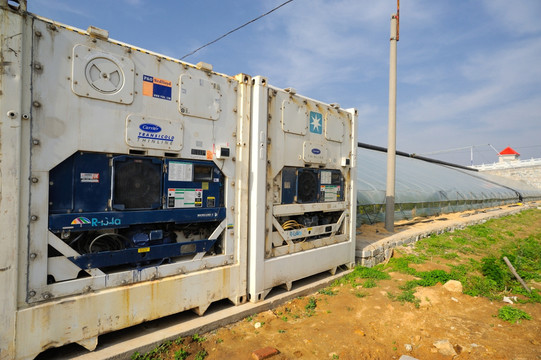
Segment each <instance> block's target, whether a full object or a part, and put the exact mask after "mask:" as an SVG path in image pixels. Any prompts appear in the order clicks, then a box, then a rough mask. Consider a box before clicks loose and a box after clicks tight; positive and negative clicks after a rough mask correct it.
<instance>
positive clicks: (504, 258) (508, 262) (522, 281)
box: [503, 256, 532, 294]
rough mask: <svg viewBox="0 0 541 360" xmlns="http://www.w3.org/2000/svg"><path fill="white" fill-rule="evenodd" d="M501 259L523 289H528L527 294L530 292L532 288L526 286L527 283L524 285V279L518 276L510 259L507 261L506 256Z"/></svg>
mask: <svg viewBox="0 0 541 360" xmlns="http://www.w3.org/2000/svg"><path fill="white" fill-rule="evenodd" d="M503 261H505V263H506V264H507V267H508V268H509V270H511V272H512V273H513V275H515V277H516V278H517V280H518V282H519V283H520V284H521V285H522V287H523V288H524V289H526V291H528V293H529V294H531V293H532V290H530V288H529V287H528V285H526V283H525V282H524V280H522V278H521V277H520V275H519V274H518V273H517V271H516V270H515V268H514V267H513V264H511V261H509V259H508V258H507V256H504V257H503Z"/></svg>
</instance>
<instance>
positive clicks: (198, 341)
mask: <svg viewBox="0 0 541 360" xmlns="http://www.w3.org/2000/svg"><path fill="white" fill-rule="evenodd" d="M192 340H193V341H195V342H196V343H202V342H203V341H205V340H207V338H205V337H202V336H199V334H197V333H196V334H193V336H192Z"/></svg>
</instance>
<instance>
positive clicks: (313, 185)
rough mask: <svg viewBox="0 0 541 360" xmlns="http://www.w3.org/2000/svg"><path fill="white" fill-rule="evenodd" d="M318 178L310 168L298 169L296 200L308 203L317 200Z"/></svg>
mask: <svg viewBox="0 0 541 360" xmlns="http://www.w3.org/2000/svg"><path fill="white" fill-rule="evenodd" d="M317 192H318V179H317V173H316V172H315V171H312V170H308V169H303V170H299V176H298V178H297V201H298V202H303V203H308V202H316V201H317Z"/></svg>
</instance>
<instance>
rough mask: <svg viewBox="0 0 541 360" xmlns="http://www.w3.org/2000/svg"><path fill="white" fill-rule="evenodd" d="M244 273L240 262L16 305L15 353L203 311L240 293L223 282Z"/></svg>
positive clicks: (89, 341)
mask: <svg viewBox="0 0 541 360" xmlns="http://www.w3.org/2000/svg"><path fill="white" fill-rule="evenodd" d="M244 272H245V271H244V269H241V267H240V266H239V265H234V266H228V267H223V268H218V269H211V270H205V271H200V272H197V273H192V274H186V275H178V276H174V277H169V278H166V279H160V280H155V281H151V282H144V283H138V284H133V285H128V286H124V287H120V288H115V289H107V290H102V291H98V292H95V293H89V294H83V295H78V296H74V297H70V298H66V299H63V300H57V301H50V302H46V303H43V304H39V305H36V306H33V307H30V308H27V309H22V310H19V311H18V312H17V327H16V329H17V332H16V338H17V351H16V358H32V357H34V356H36V355H37V354H39V353H40V352H42V351H44V350H46V349H48V348H51V347H58V346H62V345H64V344H68V343H72V342H82V343H84V344H86V345H88V346H91V345H92V343H93V341H94V338H96V337H97V336H98V335H100V334H104V333H107V332H110V331H114V330H118V329H122V328H125V327H128V326H132V325H135V324H139V323H142V322H144V321H148V320H152V319H157V318H159V317H163V316H167V315H171V314H174V313H178V312H181V311H184V310H189V309H195V310H196V312H198V313H199V314H200V315H202V314H203V313H204V311H205V310H206V309H207V308H208V306H209V305H210V304H211V303H212V302H214V301H217V300H220V299H223V298H233V299H235V298H237V297H241V296H243V294H244V291H245V290H244V289H243V288H241V287H240V286H237V288H236V289H231V288H229V287H227V286H224V283H228V282H229V280H234V279H240V278H242V276H243V273H244ZM234 283H238V284H239V285H240V284H241V282H239V281H235V282H234Z"/></svg>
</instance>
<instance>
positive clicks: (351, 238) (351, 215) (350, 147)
mask: <svg viewBox="0 0 541 360" xmlns="http://www.w3.org/2000/svg"><path fill="white" fill-rule="evenodd" d="M356 119H357V113H356V111H355V110H354V109H350V110H344V109H340V108H339V107H338V106H332V105H328V104H324V103H321V102H318V101H315V100H312V99H309V98H306V97H302V96H299V95H297V94H296V92H295V91H292V90H291V89H289V90H287V89H286V90H281V89H278V88H274V87H271V86H268V84H267V79H266V78H264V77H260V76H258V77H255V78H254V85H253V89H252V119H251V120H252V143H251V159H250V162H251V173H250V174H251V181H250V218H249V219H250V221H249V222H250V232H249V234H250V235H249V245H248V249H249V273H248V293H249V295H250V300H251V301H253V302H257V301H260V300H262V299H263V298H264V297H265V296H266V295H267V294H268V292H269V291H270V290H271V289H272V288H273V287H274V286H277V285H282V284H285V285H286V288H290V287H291V284H292V282H293V281H296V280H299V279H301V278H304V277H307V276H310V275H314V274H317V273H319V272H323V271H335V270H336V267H337V266H341V265H346V266H352V265H353V264H354V261H355V255H354V253H355V214H356V206H355V205H356V195H355V163H356V156H355V154H356V145H357V144H356V129H355V126H356ZM348 160H349V161H348ZM285 167H294V168H298V169H317V171H321V172H320V176H321V182H320V184H321V185H320V186H321V190H322V191H324V190H327V191H324V193H325V194H326V196H325V197H324V198H323V199H321V201H319V202H315V203H298V202H297V201H295V202H297V203H284V204H282V197H281V196H282V192H283V191H286V185H284V184H283V183H282V173H283V170H284V168H285ZM326 170H340V171H341V173H342V175H343V177H344V181H345V183H344V185H345V188H346V189H345V195H344V199H343V200H340V201H337V197H336V195H337V192H336V189H333V188H332V186H331V185H328V184H330V182H329V181H330V177H331V172H330V171H326ZM287 186H288V187H289V189H291V188H293V187H294V186H295V185H294V184H288V185H287ZM316 213H317V214H319V216H325V214H329V213H333V214H334V216H336V217H337V218H338V217H339V219H337V220H336V222H335V223H329V224H327V225H321V224H319V225H314V226H302V227H301V226H299V228H295V229H289V228H287V229H286V227H284V228H283V224H284V221H283V220H279V219H288V218H289V217H294V216H301V215H303V214H316ZM336 214H339V215H340V216H338V215H336ZM280 221H282V222H280Z"/></svg>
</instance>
